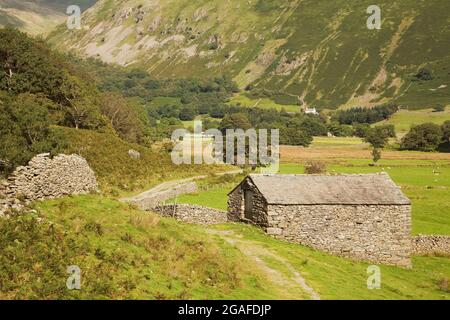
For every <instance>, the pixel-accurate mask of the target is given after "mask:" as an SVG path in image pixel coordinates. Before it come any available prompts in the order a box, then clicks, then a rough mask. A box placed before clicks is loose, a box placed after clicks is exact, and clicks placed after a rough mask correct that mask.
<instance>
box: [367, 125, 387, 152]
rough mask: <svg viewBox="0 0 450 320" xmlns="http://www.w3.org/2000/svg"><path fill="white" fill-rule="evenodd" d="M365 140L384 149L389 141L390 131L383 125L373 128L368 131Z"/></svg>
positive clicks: (375, 146)
mask: <svg viewBox="0 0 450 320" xmlns="http://www.w3.org/2000/svg"><path fill="white" fill-rule="evenodd" d="M363 140H364V141H365V142H367V143H369V144H370V145H371V146H372V147H373V148H376V149H382V148H384V146H385V145H386V144H387V143H388V141H389V136H388V132H387V131H386V130H385V129H384V128H383V127H375V128H371V129H369V130H368V131H367V134H366V136H365V138H364V139H363Z"/></svg>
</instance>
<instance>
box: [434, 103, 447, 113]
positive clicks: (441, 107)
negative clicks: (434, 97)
mask: <svg viewBox="0 0 450 320" xmlns="http://www.w3.org/2000/svg"><path fill="white" fill-rule="evenodd" d="M442 111H445V106H444V105H443V104H437V105H435V106H434V107H433V112H442Z"/></svg>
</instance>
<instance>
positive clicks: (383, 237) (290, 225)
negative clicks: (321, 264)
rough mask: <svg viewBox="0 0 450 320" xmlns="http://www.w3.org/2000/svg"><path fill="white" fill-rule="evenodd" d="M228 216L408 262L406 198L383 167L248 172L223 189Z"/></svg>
mask: <svg viewBox="0 0 450 320" xmlns="http://www.w3.org/2000/svg"><path fill="white" fill-rule="evenodd" d="M228 220H230V221H235V222H249V223H252V224H255V225H257V226H260V227H262V228H263V229H264V230H265V231H266V232H267V233H268V234H270V235H272V236H275V237H277V238H280V239H284V240H288V241H291V242H295V243H300V244H303V245H306V246H310V247H313V248H316V249H319V250H323V251H326V252H329V253H332V254H335V255H340V256H345V257H349V258H353V259H357V260H364V261H370V262H373V263H384V264H391V265H398V266H404V267H409V266H410V265H411V259H410V254H411V251H412V243H411V241H412V240H411V202H410V200H409V199H408V198H407V197H406V196H405V195H404V194H403V193H402V191H401V190H400V188H399V187H398V186H397V185H396V184H395V183H394V182H393V181H392V180H391V179H390V177H389V176H388V175H387V174H384V173H383V174H352V175H334V176H332V175H259V174H252V175H249V176H248V177H247V178H245V179H244V180H243V181H242V182H241V183H240V184H239V185H238V186H237V187H236V188H235V189H234V190H233V191H231V192H230V193H229V194H228Z"/></svg>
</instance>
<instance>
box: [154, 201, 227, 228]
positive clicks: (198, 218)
mask: <svg viewBox="0 0 450 320" xmlns="http://www.w3.org/2000/svg"><path fill="white" fill-rule="evenodd" d="M153 211H155V212H157V213H159V214H160V215H161V216H163V217H172V218H175V219H177V220H179V221H183V222H187V223H192V224H203V225H210V224H220V223H225V222H227V212H226V211H221V210H217V209H212V208H208V207H203V206H197V205H190V204H169V205H160V206H157V207H155V208H154V209H153Z"/></svg>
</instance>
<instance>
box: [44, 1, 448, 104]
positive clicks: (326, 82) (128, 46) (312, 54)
mask: <svg viewBox="0 0 450 320" xmlns="http://www.w3.org/2000/svg"><path fill="white" fill-rule="evenodd" d="M371 4H372V3H371V2H370V1H366V0H364V1H347V0H337V1H327V0H294V1H289V2H283V3H282V4H280V3H279V2H277V1H273V0H258V1H255V0H253V1H247V0H235V1H224V0H213V1H207V0H194V1H192V0H189V1H188V0H165V1H162V0H151V1H150V0H147V1H135V0H119V1H117V0H116V1H112V0H101V1H98V2H97V4H96V5H95V6H94V7H92V8H91V9H90V10H88V11H87V12H86V13H85V15H84V20H83V23H85V26H84V29H83V30H81V31H69V30H66V29H65V28H63V27H60V28H59V29H58V30H57V31H56V32H54V33H53V34H52V35H51V37H50V41H51V42H52V43H54V44H55V45H56V46H58V47H59V48H61V49H68V50H77V51H78V52H79V53H82V54H83V55H86V56H94V57H99V58H101V59H102V60H104V61H106V62H112V63H118V64H121V65H143V66H145V67H146V69H148V71H150V72H151V74H152V75H154V76H156V77H161V78H164V77H208V76H210V75H211V74H217V73H225V74H228V75H231V76H232V77H234V79H235V80H236V81H237V82H238V84H239V85H240V87H241V88H246V87H247V89H248V88H252V87H253V93H254V94H255V95H258V94H259V95H260V94H261V93H262V92H263V90H257V89H266V90H265V92H264V93H265V95H269V96H270V97H271V98H273V99H274V100H276V101H278V102H282V103H283V102H284V103H291V104H293V103H298V102H300V103H306V104H308V105H314V106H318V107H322V108H323V107H328V108H335V107H337V106H342V105H344V106H345V105H347V106H354V105H373V104H375V103H382V102H385V101H388V100H391V99H393V98H397V99H398V101H399V102H400V103H402V104H405V105H407V106H410V107H415V108H422V107H425V104H426V105H430V104H433V103H448V97H449V90H448V85H449V78H450V76H449V70H448V69H447V67H446V66H448V64H449V62H450V50H449V46H450V45H449V41H448V34H449V32H450V30H449V29H450V18H449V16H448V14H447V12H449V10H450V2H448V1H445V0H436V1H416V0H400V1H395V3H394V2H392V1H388V0H382V1H379V5H380V7H381V8H382V18H383V24H382V28H381V30H369V29H368V28H367V26H366V20H367V18H368V17H369V14H367V13H366V9H367V7H368V6H369V5H371ZM423 67H427V68H428V69H430V70H431V72H432V75H433V80H431V81H423V82H412V81H411V80H412V79H413V76H414V75H415V74H416V73H417V71H418V70H419V69H420V68H423ZM249 85H251V86H250V87H248V86H249Z"/></svg>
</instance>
